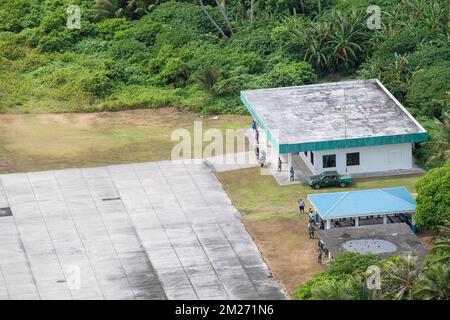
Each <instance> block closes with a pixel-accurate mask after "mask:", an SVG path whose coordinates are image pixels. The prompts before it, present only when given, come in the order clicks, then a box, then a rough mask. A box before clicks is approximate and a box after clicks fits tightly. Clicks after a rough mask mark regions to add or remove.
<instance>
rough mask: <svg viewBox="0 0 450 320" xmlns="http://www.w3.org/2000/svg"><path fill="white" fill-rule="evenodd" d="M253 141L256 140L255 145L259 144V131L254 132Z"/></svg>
mask: <svg viewBox="0 0 450 320" xmlns="http://www.w3.org/2000/svg"><path fill="white" fill-rule="evenodd" d="M255 140H256V143H257V144H259V131H258V129H256V131H255Z"/></svg>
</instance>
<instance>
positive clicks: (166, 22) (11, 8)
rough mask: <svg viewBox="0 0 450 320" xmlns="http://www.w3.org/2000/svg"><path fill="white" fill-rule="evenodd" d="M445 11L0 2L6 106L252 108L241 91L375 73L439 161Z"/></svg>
mask: <svg viewBox="0 0 450 320" xmlns="http://www.w3.org/2000/svg"><path fill="white" fill-rule="evenodd" d="M70 5H77V6H78V7H79V9H80V14H81V19H80V20H79V21H80V26H79V28H70V27H68V26H69V25H70V24H71V23H72V24H74V23H76V17H75V16H74V14H76V10H73V9H69V6H70ZM370 5H377V6H378V7H379V9H380V18H381V21H380V24H379V26H377V27H375V28H373V27H372V28H369V27H368V23H367V20H368V19H370V18H371V15H372V14H373V13H374V12H375V11H373V10H372V11H370V10H369V11H368V7H369V6H370ZM68 9H69V10H68ZM448 10H449V9H448V3H447V2H446V0H408V1H402V0H228V1H225V0H185V1H174V0H171V1H166V0H160V1H158V0H150V1H146V0H142V1H137V0H131V1H125V0H97V1H93V0H43V1H42V0H41V1H38V0H0V83H1V85H2V90H0V112H3V113H28V112H84V111H102V110H121V109H129V108H148V107H160V106H176V107H180V108H187V109H190V110H194V111H197V112H200V113H203V114H217V113H245V112H246V111H245V109H244V107H243V106H242V104H241V103H240V101H239V92H240V90H245V89H254V88H265V87H277V86H290V85H301V84H309V83H316V82H325V81H336V80H340V79H355V78H363V79H366V78H378V79H379V80H380V81H381V82H382V83H383V84H384V85H385V86H386V87H387V88H388V89H389V90H390V91H391V92H392V93H393V94H394V95H395V96H396V97H397V98H398V99H399V100H400V101H401V102H402V103H403V104H404V105H405V106H406V107H407V108H408V109H409V110H410V112H411V113H412V114H413V115H414V116H416V117H417V118H418V119H419V121H420V122H421V123H422V124H423V125H424V126H425V127H426V128H427V129H428V130H429V132H430V135H431V138H432V141H433V142H432V143H430V144H427V145H424V146H423V147H421V148H419V149H418V150H417V157H418V158H419V160H420V161H421V164H422V165H425V166H437V165H440V164H442V163H444V162H446V161H448V154H449V151H448V145H449V135H450V133H449V131H450V121H449V120H448V115H447V112H448V111H449V110H450V102H449V96H450V71H449V70H450V68H449V67H450V45H449V22H448V20H449V19H448V18H449V12H448ZM371 21H372V20H371ZM372 23H373V21H372Z"/></svg>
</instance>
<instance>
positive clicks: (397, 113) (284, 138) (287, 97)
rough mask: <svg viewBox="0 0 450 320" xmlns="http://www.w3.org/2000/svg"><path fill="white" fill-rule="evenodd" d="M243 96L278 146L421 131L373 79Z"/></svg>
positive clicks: (276, 89)
mask: <svg viewBox="0 0 450 320" xmlns="http://www.w3.org/2000/svg"><path fill="white" fill-rule="evenodd" d="M242 94H243V96H244V97H245V98H246V99H247V100H248V102H249V103H250V104H251V106H252V108H253V109H254V111H255V112H256V113H257V115H258V116H259V117H260V118H261V120H262V121H263V122H264V123H265V125H266V126H267V128H269V129H270V131H271V132H272V134H274V135H275V138H276V140H277V141H278V142H279V143H280V144H295V143H306V142H318V141H331V140H339V139H345V138H346V139H353V138H366V137H377V136H388V135H400V134H411V133H420V132H425V130H424V129H423V128H422V127H421V126H420V125H419V124H418V123H417V122H416V121H415V120H413V118H412V117H411V116H410V115H409V113H408V112H407V111H406V109H404V108H403V107H400V106H399V105H397V104H396V102H395V101H394V100H393V99H392V97H390V96H389V95H388V94H387V93H386V92H385V91H384V90H383V88H382V87H381V86H380V85H379V84H378V83H377V82H376V81H375V80H358V81H347V82H336V83H327V84H318V85H306V86H298V87H287V88H274V89H260V90H248V91H243V92H242ZM345 123H346V126H345V125H344V124H345Z"/></svg>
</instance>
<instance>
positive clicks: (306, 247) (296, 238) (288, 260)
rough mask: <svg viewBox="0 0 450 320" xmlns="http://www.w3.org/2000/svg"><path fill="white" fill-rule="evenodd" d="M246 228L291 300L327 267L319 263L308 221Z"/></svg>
mask: <svg viewBox="0 0 450 320" xmlns="http://www.w3.org/2000/svg"><path fill="white" fill-rule="evenodd" d="M303 220H305V221H303ZM245 225H246V227H247V229H248V231H249V232H250V233H251V235H252V236H253V238H254V240H255V242H256V244H257V246H258V248H259V249H260V250H261V253H262V255H263V257H264V259H265V260H266V262H267V264H268V265H269V267H270V270H271V271H272V273H273V276H274V278H275V279H277V280H278V281H280V282H281V283H282V284H283V285H284V287H285V289H286V290H287V292H288V294H289V295H290V296H292V295H293V293H294V292H295V291H296V290H297V289H298V286H299V285H300V284H302V283H305V282H306V281H308V280H310V279H311V278H312V277H313V276H314V275H315V274H316V273H318V272H320V271H325V270H326V266H325V265H322V264H319V263H318V262H317V241H318V240H317V239H314V240H310V239H309V238H308V234H307V228H306V227H305V226H306V218H305V217H299V219H298V221H297V220H293V219H287V218H279V219H268V220H257V221H246V222H245Z"/></svg>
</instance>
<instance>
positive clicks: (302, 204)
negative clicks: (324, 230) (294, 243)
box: [297, 198, 317, 239]
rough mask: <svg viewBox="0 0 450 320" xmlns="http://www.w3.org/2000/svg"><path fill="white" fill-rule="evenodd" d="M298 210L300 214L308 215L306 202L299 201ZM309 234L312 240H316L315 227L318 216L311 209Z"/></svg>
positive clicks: (309, 213) (309, 212) (309, 211)
mask: <svg viewBox="0 0 450 320" xmlns="http://www.w3.org/2000/svg"><path fill="white" fill-rule="evenodd" d="M297 202H298V208H299V210H300V213H303V214H306V212H305V201H303V199H301V198H300V199H298V201H297ZM308 216H309V218H308V234H309V238H310V239H314V232H315V226H316V222H317V221H316V220H317V215H316V214H315V213H314V211H313V210H312V209H311V208H309V209H308Z"/></svg>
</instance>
